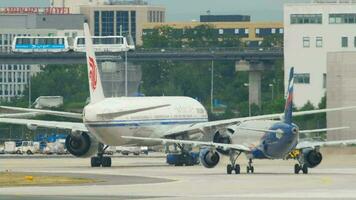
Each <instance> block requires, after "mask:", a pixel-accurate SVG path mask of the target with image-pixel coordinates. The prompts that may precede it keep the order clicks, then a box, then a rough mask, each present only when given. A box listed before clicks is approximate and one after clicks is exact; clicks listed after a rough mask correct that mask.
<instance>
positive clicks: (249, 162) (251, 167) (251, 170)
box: [246, 158, 255, 174]
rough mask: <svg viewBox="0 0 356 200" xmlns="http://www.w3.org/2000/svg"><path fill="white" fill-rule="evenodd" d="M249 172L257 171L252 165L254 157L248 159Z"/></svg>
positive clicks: (247, 168)
mask: <svg viewBox="0 0 356 200" xmlns="http://www.w3.org/2000/svg"><path fill="white" fill-rule="evenodd" d="M246 170H247V173H248V174H253V173H254V172H255V168H254V167H253V166H252V159H251V158H250V160H249V161H248V166H247V167H246Z"/></svg>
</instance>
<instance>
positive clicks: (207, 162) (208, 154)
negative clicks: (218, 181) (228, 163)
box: [199, 148, 220, 168]
mask: <svg viewBox="0 0 356 200" xmlns="http://www.w3.org/2000/svg"><path fill="white" fill-rule="evenodd" d="M199 157H200V162H201V163H202V164H203V165H204V167H206V168H213V167H215V166H216V165H217V164H218V163H219V161H220V155H219V154H218V152H216V151H215V152H213V151H211V150H210V149H208V148H205V149H202V150H201V151H200V155H199Z"/></svg>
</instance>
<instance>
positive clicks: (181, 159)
mask: <svg viewBox="0 0 356 200" xmlns="http://www.w3.org/2000/svg"><path fill="white" fill-rule="evenodd" d="M166 162H167V163H168V164H170V165H175V166H183V165H186V166H193V165H196V164H199V152H198V153H196V152H186V153H183V154H182V153H177V154H168V155H167V160H166Z"/></svg>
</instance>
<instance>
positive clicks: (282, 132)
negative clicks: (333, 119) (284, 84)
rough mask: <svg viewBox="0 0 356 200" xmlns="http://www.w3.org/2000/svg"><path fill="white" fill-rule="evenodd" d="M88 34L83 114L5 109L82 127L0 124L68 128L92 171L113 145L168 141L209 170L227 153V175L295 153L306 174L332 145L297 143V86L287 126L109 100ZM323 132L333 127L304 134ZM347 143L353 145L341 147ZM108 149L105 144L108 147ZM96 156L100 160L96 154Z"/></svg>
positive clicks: (188, 104)
mask: <svg viewBox="0 0 356 200" xmlns="http://www.w3.org/2000/svg"><path fill="white" fill-rule="evenodd" d="M84 34H85V43H86V57H87V67H88V77H89V89H90V103H89V104H88V105H87V106H85V108H84V111H83V113H82V114H79V113H68V112H58V111H49V110H38V109H26V108H14V107H3V108H6V109H12V110H17V111H25V112H32V113H37V114H49V115H57V116H64V117H69V118H77V119H82V120H83V123H73V122H56V121H42V120H29V119H11V118H0V123H11V124H22V125H27V127H29V128H36V127H38V126H41V127H49V128H60V129H67V130H70V131H71V134H70V135H68V137H67V138H66V142H65V144H66V147H67V150H68V151H69V152H70V153H71V154H73V155H74V156H77V157H91V156H93V157H92V158H91V166H92V167H99V166H103V167H110V166H111V158H110V157H105V156H103V154H104V151H105V149H106V148H107V147H108V146H110V145H111V146H121V145H142V146H151V145H157V144H161V143H162V142H167V143H175V144H193V145H200V146H204V147H206V148H204V149H203V150H202V151H201V154H200V155H201V157H200V158H201V162H202V163H203V164H204V166H206V167H214V166H215V165H217V163H218V161H219V154H223V155H229V156H230V158H231V162H232V165H228V168H227V171H228V173H231V171H232V170H235V172H236V173H240V169H239V165H236V164H235V160H236V159H235V158H236V157H237V156H238V155H240V154H241V153H246V154H247V155H248V156H249V157H250V158H251V159H254V158H286V157H288V156H290V155H292V154H291V153H292V152H294V151H295V150H297V151H298V152H299V154H293V155H295V157H294V158H297V159H298V160H299V161H300V164H301V167H300V168H303V170H304V171H305V169H304V168H305V167H313V166H316V165H317V164H319V163H320V161H321V154H320V153H319V151H318V148H317V147H318V146H321V145H328V144H331V143H328V142H324V143H308V144H305V143H298V136H299V133H301V132H302V131H299V130H298V127H297V126H296V125H294V124H292V123H291V122H292V119H291V118H292V91H293V87H292V86H293V84H291V87H290V88H289V98H288V101H287V104H286V105H287V106H286V112H285V120H284V121H283V122H276V121H259V120H267V119H269V120H271V119H278V118H280V117H281V115H282V114H270V115H261V116H253V117H245V118H235V119H228V120H220V121H212V122H208V115H207V112H206V110H205V108H204V107H203V106H202V105H201V104H200V103H199V102H198V101H196V100H194V99H192V98H189V97H117V98H105V97H104V94H103V88H102V84H101V79H100V75H99V70H98V67H97V62H96V58H95V53H94V51H93V48H92V40H91V36H90V31H89V28H88V25H87V24H84ZM291 80H293V79H291ZM352 108H355V107H343V108H331V109H322V110H313V111H302V112H295V113H293V115H306V114H314V113H321V112H329V111H337V110H345V109H352ZM260 125H262V128H256V127H261V126H260ZM336 129H339V128H336ZM325 130H331V129H323V130H313V131H305V132H314V131H325ZM204 134H214V140H213V141H212V142H202V141H199V140H201V138H202V136H203V135H204ZM261 137H262V138H261ZM176 139H183V140H176ZM256 141H257V142H256ZM346 142H350V143H351V142H354V141H342V142H337V143H346ZM333 144H334V143H333ZM104 145H106V147H105V148H104ZM95 154H96V156H94V155H95ZM249 167H250V168H249V171H250V172H253V167H252V165H251V163H250V166H249ZM298 167H299V165H298ZM298 172H299V168H298Z"/></svg>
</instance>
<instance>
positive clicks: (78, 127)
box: [0, 118, 88, 132]
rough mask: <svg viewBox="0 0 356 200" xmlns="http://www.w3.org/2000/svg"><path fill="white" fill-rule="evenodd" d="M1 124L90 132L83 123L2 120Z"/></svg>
mask: <svg viewBox="0 0 356 200" xmlns="http://www.w3.org/2000/svg"><path fill="white" fill-rule="evenodd" d="M0 123H7V124H18V125H26V126H28V125H31V126H40V127H46V128H59V129H68V130H71V131H82V132H88V129H87V128H86V127H85V125H84V124H83V123H75V122H58V121H43V120H28V119H13V118H0Z"/></svg>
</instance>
